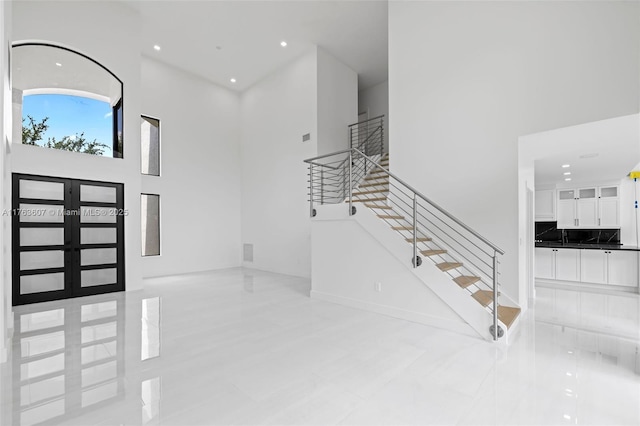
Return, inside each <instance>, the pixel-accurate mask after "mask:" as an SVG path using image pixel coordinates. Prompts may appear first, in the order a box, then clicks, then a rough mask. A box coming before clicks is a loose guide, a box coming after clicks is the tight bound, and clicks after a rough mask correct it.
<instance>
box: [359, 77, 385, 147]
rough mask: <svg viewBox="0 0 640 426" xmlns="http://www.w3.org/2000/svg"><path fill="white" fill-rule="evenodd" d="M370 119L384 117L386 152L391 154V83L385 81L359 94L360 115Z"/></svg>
mask: <svg viewBox="0 0 640 426" xmlns="http://www.w3.org/2000/svg"><path fill="white" fill-rule="evenodd" d="M363 112H368V113H369V118H373V117H378V116H380V115H384V150H385V152H389V81H384V82H382V83H380V84H377V85H375V86H373V87H369V88H368V89H365V90H361V91H360V92H359V93H358V114H361V113H363Z"/></svg>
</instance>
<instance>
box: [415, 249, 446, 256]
mask: <svg viewBox="0 0 640 426" xmlns="http://www.w3.org/2000/svg"><path fill="white" fill-rule="evenodd" d="M446 252H447V251H446V250H422V251H421V252H420V253H421V254H422V255H423V256H437V255H439V254H445V253H446Z"/></svg>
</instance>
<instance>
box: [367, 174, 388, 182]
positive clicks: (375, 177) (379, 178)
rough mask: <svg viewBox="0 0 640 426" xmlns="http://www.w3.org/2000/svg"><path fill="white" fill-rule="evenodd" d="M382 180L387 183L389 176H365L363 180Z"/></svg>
mask: <svg viewBox="0 0 640 426" xmlns="http://www.w3.org/2000/svg"><path fill="white" fill-rule="evenodd" d="M381 179H384V180H386V181H387V182H389V175H385V176H367V177H366V178H364V180H381Z"/></svg>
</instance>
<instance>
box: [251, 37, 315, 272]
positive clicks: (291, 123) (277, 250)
mask: <svg viewBox="0 0 640 426" xmlns="http://www.w3.org/2000/svg"><path fill="white" fill-rule="evenodd" d="M317 69H318V64H317V53H316V49H313V50H312V51H309V52H308V53H307V54H305V55H303V56H302V57H300V58H298V59H297V60H295V61H294V62H293V63H291V64H289V65H287V66H286V67H284V68H283V69H281V70H279V71H278V72H277V73H275V74H273V75H271V76H269V77H267V78H265V79H264V80H262V81H260V82H258V83H256V84H255V85H254V86H253V87H251V88H250V89H248V90H247V91H245V92H244V93H243V94H242V98H241V120H242V121H241V126H242V127H241V129H242V130H241V138H242V139H241V140H242V142H241V158H242V242H243V243H246V244H253V246H254V261H253V262H243V265H245V266H248V267H252V268H256V269H262V270H266V271H272V272H279V273H283V274H290V275H297V276H303V277H309V276H310V275H311V241H310V239H311V231H310V220H309V204H308V202H307V167H306V164H305V163H303V160H304V159H307V158H310V157H314V156H315V155H316V154H317V137H318V124H317V121H318V120H317V116H318V111H317V93H318V84H317ZM306 133H310V134H311V140H310V141H309V142H304V143H303V142H302V135H304V134H306Z"/></svg>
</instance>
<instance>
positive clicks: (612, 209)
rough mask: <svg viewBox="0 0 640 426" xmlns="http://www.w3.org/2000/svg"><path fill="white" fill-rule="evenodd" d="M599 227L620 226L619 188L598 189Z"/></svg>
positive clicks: (606, 187)
mask: <svg viewBox="0 0 640 426" xmlns="http://www.w3.org/2000/svg"><path fill="white" fill-rule="evenodd" d="M598 191H599V194H598V197H599V199H598V217H599V222H598V225H599V226H602V227H604V228H617V227H619V226H620V198H619V194H618V187H617V186H605V187H600V188H598Z"/></svg>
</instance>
